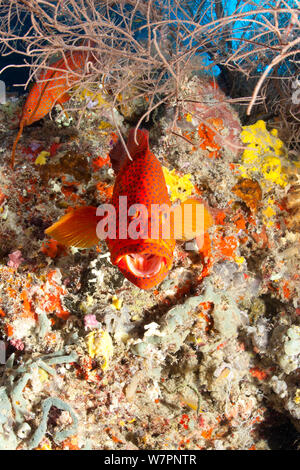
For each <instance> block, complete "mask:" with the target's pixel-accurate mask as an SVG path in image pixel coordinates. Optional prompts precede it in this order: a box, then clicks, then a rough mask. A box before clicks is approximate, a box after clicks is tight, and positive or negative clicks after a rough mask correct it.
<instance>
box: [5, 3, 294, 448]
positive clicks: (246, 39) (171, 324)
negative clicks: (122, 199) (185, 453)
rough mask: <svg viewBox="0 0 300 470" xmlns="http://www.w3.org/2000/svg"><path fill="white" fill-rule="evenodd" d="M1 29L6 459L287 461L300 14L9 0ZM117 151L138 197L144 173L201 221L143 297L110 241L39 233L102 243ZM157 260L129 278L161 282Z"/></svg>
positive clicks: (245, 6)
mask: <svg viewBox="0 0 300 470" xmlns="http://www.w3.org/2000/svg"><path fill="white" fill-rule="evenodd" d="M0 18H1V19H0V38H1V53H2V55H1V66H2V75H1V77H0V78H1V79H2V80H4V81H5V82H6V96H5V94H4V96H2V97H1V102H2V103H3V104H1V107H0V133H1V147H0V335H1V338H0V339H1V342H0V362H1V365H0V375H1V378H0V380H1V384H0V448H1V449H43V450H50V449H54V450H56V449H65V450H67V449H74V450H75V449H76V450H79V449H88V448H91V449H98V450H99V449H107V450H117V449H121V450H138V449H151V450H152V449H156V450H158V449H166V450H171V449H181V450H186V449H190V450H198V449H234V450H240V449H252V450H254V449H290V448H297V446H298V445H299V419H300V384H299V374H298V372H299V367H300V316H299V315H300V304H299V294H300V278H299V268H300V255H299V228H300V202H299V193H300V190H299V187H300V184H299V148H300V146H299V135H300V130H299V118H300V91H299V90H300V82H299V61H300V48H299V44H300V35H299V32H300V20H299V2H298V1H296V0H294V1H290V0H288V1H282V2H280V1H279V2H275V1H265V2H258V1H248V2H238V1H237V2H234V1H232V2H225V1H191V0H186V1H180V2H179V1H175V0H172V1H171V0H170V1H167V0H166V1H163V0H157V1H151V0H150V1H149V0H147V1H142V0H140V1H139V0H138V1H118V2H114V1H100V0H99V1H97V0H82V1H80V2H78V1H77V0H56V1H51V0H48V1H43V0H12V1H0ZM5 61H6V62H5ZM19 66H22V67H19ZM22 70H25V75H22V76H20V74H21V71H22ZM10 71H13V74H11V75H8V72H10ZM26 74H27V75H26ZM20 83H23V85H24V87H23V88H22V87H14V86H13V85H15V84H20ZM18 89H20V90H22V93H21V96H16V95H17V93H16V90H18ZM2 90H3V87H2ZM46 104H47V106H48V107H47V106H46ZM41 118H42V119H41ZM139 128H144V129H145V128H146V129H147V130H148V133H149V148H148V146H145V143H144V144H143V145H141V144H142V143H141V142H140V141H138V140H137V141H135V139H139V135H140V133H139V131H138V129H139ZM18 129H19V132H18ZM133 129H136V132H134V131H133ZM142 132H143V135H146V134H147V133H146V131H145V130H143V131H142ZM133 135H134V138H133V139H132V136H133ZM130 136H131V145H133V147H130V145H128V139H129V137H130ZM14 142H15V145H14ZM134 142H135V145H136V147H134ZM139 144H140V145H141V147H139ZM147 145H148V144H147ZM13 147H14V152H15V167H14V170H12V168H11V162H12V151H13ZM127 147H129V149H130V148H135V151H136V155H135V157H136V156H137V158H139V159H140V161H139V166H138V168H139V169H140V173H139V174H140V175H143V176H141V177H140V180H139V179H138V175H135V178H136V179H135V180H134V182H135V184H134V185H131V188H130V195H131V197H136V198H137V200H138V199H139V197H140V192H138V191H137V188H142V192H143V197H144V199H145V200H146V201H147V203H148V199H149V198H150V190H149V186H153V188H154V189H155V187H156V185H157V177H155V175H154V176H153V174H151V175H149V171H148V170H149V168H148V167H147V166H143V165H144V162H145V161H146V160H147V159H146V158H145V156H149V155H151V159H149V161H151V162H153V161H155V162H156V165H157V168H160V167H161V169H160V170H159V175H160V178H162V179H163V180H164V183H165V186H163V185H161V186H163V189H164V190H165V196H166V200H167V201H170V205H171V204H172V207H174V208H175V211H176V210H178V207H181V206H180V205H181V204H182V203H187V201H189V200H192V201H195V200H196V201H197V202H198V203H199V204H202V205H203V207H204V214H205V217H204V224H203V229H204V230H203V233H201V234H197V236H196V237H195V238H194V239H193V240H184V239H181V240H179V241H177V242H176V246H175V247H174V251H173V252H172V253H169V255H170V256H171V258H172V259H171V261H172V263H171V265H170V266H168V272H167V273H166V274H167V275H166V276H165V278H164V280H163V281H162V282H159V283H157V285H155V286H154V287H153V288H151V289H148V290H144V289H141V288H139V287H137V286H136V285H134V284H133V283H131V282H130V280H128V279H127V278H126V270H125V269H119V266H118V264H112V261H113V260H112V256H111V251H110V249H109V246H108V245H107V244H106V243H105V241H102V240H99V242H98V243H97V244H95V246H91V247H90V248H85V249H80V248H78V247H76V246H71V247H68V246H66V245H64V244H62V243H60V241H59V240H56V239H55V237H54V238H51V237H48V236H47V235H46V234H45V230H47V229H49V227H52V225H53V224H55V223H56V222H57V221H59V220H61V218H62V217H63V220H64V221H67V223H66V224H65V226H64V230H65V232H64V234H63V235H64V236H65V238H64V239H65V240H71V241H72V242H73V245H76V244H77V241H78V238H76V237H75V238H74V233H71V234H70V227H71V224H70V221H71V220H72V215H74V214H79V213H80V214H81V215H82V216H83V219H80V221H79V222H80V223H79V224H77V226H76V224H75V226H74V225H73V229H74V227H75V229H76V230H77V233H76V236H78V237H79V238H80V241H82V240H81V237H82V236H86V237H87V235H88V234H90V232H88V231H89V230H90V222H91V218H93V210H94V209H93V208H96V207H97V206H101V205H102V204H109V203H111V201H112V200H113V195H114V194H116V192H117V191H120V192H121V190H122V187H121V188H120V183H118V182H120V181H122V176H124V171H125V170H124V168H125V166H124V165H125V163H124V162H126V165H127V166H126V168H127V170H128V171H129V173H128V175H129V177H131V174H130V168H131V165H132V163H133V162H132V160H130V157H131V158H133V157H134V155H133V154H132V152H128V148H127ZM139 150H140V151H139ZM121 157H122V158H121ZM118 159H119V160H118ZM122 159H123V160H122ZM156 159H157V160H156ZM117 164H118V165H117ZM112 166H113V168H114V169H116V172H115V171H114V169H113V168H112ZM127 170H126V171H127ZM122 171H123V173H121V172H122ZM118 172H120V173H119V174H118V175H117V174H116V173H118ZM120 174H121V176H119V175H120ZM149 178H150V179H151V178H152V179H151V181H150V180H149ZM149 181H150V185H149ZM159 181H160V182H161V181H162V180H161V179H160V180H159ZM117 184H119V186H117ZM145 188H146V189H147V188H148V190H146V189H145ZM160 189H161V187H160ZM154 192H155V191H154ZM86 207H87V208H88V210H87V211H86V209H85V208H86ZM176 208H177V209H176ZM76 211H79V212H76ZM91 214H92V216H91ZM121 215H122V217H123V216H124V211H123V212H122V214H121ZM138 217H139V214H134V216H133V222H134V223H135V224H136V219H137V218H138ZM130 222H132V220H131V219H130ZM94 238H95V233H92V239H93V240H94ZM96 241H97V240H96ZM121 243H123V242H122V241H121V240H120V247H121V248H122V249H123V248H124V247H123V245H122V246H121ZM135 243H136V242H135ZM143 243H144V245H143ZM145 243H146V242H145V240H139V241H138V243H136V245H135V246H136V247H137V250H138V251H137V252H136V253H133V254H132V256H131V258H129V259H126V256H130V255H128V254H127V252H126V254H125V261H126V262H127V263H128V264H127V266H131V267H132V269H134V272H135V273H138V275H139V273H142V274H143V273H145V272H147V274H146V276H147V275H148V276H149V272H150V273H151V272H154V273H157V270H158V269H160V267H161V266H162V265H163V263H164V261H163V259H162V258H163V257H162V256H158V255H157V254H156V255H155V256H154V257H152V258H151V257H150V258H148V257H145V256H144V255H143V250H144V248H145ZM71 245H72V243H71ZM92 245H93V244H92ZM174 245H175V243H174ZM86 246H87V245H86ZM147 246H149V245H147ZM172 246H173V245H172ZM162 247H163V240H159V243H158V250H160V251H159V253H164V251H163V248H162ZM117 248H119V247H118V246H117ZM152 248H153V246H152ZM120 251H121V250H120ZM133 255H134V256H133ZM121 261H122V262H125V261H124V260H121Z"/></svg>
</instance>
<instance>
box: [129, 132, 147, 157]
mask: <svg viewBox="0 0 300 470" xmlns="http://www.w3.org/2000/svg"><path fill="white" fill-rule="evenodd" d="M127 148H128V151H129V153H130V156H131V158H132V159H133V160H134V159H135V157H137V156H138V155H140V154H141V153H145V152H147V151H148V150H149V132H148V131H146V129H137V131H136V130H135V129H130V131H129V134H128V139H127Z"/></svg>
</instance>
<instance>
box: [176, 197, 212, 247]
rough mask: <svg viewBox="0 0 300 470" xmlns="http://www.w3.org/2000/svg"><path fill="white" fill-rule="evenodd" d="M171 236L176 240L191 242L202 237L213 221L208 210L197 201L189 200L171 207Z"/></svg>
mask: <svg viewBox="0 0 300 470" xmlns="http://www.w3.org/2000/svg"><path fill="white" fill-rule="evenodd" d="M172 212H173V217H174V218H173V227H174V228H173V230H174V233H173V236H174V238H175V239H176V240H192V239H193V238H196V237H199V236H201V235H204V233H205V232H206V231H207V230H208V228H209V227H210V226H211V225H213V223H214V220H213V217H212V215H211V214H210V212H209V210H208V209H207V208H206V207H205V205H204V204H203V203H202V202H201V201H199V200H198V199H194V198H190V199H187V200H186V201H184V202H182V203H181V204H180V205H178V206H175V207H172Z"/></svg>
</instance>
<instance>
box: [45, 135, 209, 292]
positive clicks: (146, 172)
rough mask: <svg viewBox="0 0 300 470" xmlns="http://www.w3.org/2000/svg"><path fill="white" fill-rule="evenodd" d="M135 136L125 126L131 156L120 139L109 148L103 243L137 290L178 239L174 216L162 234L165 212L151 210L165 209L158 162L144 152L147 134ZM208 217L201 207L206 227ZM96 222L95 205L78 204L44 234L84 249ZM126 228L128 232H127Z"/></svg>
mask: <svg viewBox="0 0 300 470" xmlns="http://www.w3.org/2000/svg"><path fill="white" fill-rule="evenodd" d="M136 138H137V143H136V142H135V139H134V130H131V131H130V133H129V137H128V140H127V148H128V151H129V154H130V156H131V159H129V158H128V156H127V154H126V152H125V149H124V147H123V146H122V144H121V143H120V141H119V142H118V143H117V144H116V145H115V147H114V148H113V149H112V150H111V152H110V158H111V162H112V166H113V168H114V170H115V171H117V172H118V173H117V177H116V181H115V185H114V191H113V196H112V201H111V205H112V207H113V208H114V215H115V217H114V218H115V234H116V236H110V235H109V237H107V238H106V242H107V245H108V248H109V251H110V254H111V261H112V263H113V264H114V265H116V266H118V268H119V270H120V271H121V272H122V273H123V274H124V276H125V277H126V278H127V279H129V280H130V281H131V282H132V283H133V284H135V285H136V286H138V287H140V288H141V289H150V288H152V287H154V286H156V285H157V284H159V283H160V282H161V281H162V280H163V279H164V278H165V277H166V276H167V274H168V272H169V270H170V269H171V267H172V262H173V257H174V248H175V238H181V239H182V237H176V236H175V232H176V230H175V228H174V227H175V224H174V220H175V215H174V217H172V215H171V216H170V218H169V219H168V222H170V227H169V229H170V231H166V232H165V231H164V227H165V225H166V224H165V220H166V219H165V213H164V212H160V211H157V212H156V211H152V209H153V207H158V206H160V207H162V205H165V208H166V209H169V208H170V207H171V202H170V198H169V195H168V190H167V186H166V182H165V178H164V175H163V171H162V167H161V164H160V163H159V161H158V160H157V158H156V157H155V156H154V155H153V153H151V151H150V150H149V143H148V132H147V131H145V130H138V131H137V135H136ZM121 199H123V202H125V207H124V206H122V204H121V203H120V200H121ZM125 200H126V201H125ZM190 201H191V202H192V204H194V203H196V204H199V201H195V200H190ZM187 202H188V201H187ZM184 204H185V203H184ZM137 205H138V206H137ZM156 205H157V206H156ZM100 207H101V206H100ZM177 207H178V208H179V207H180V206H177ZM176 209H177V208H176ZM176 212H177V211H174V214H175V213H176ZM208 216H209V213H208V212H207V211H206V214H205V217H206V219H205V228H206V229H207V228H208V226H209V225H211V224H212V220H211V217H210V216H209V217H208ZM101 221H103V216H101V215H97V208H95V207H91V206H88V207H80V208H77V209H74V210H73V211H71V212H68V213H67V214H66V215H65V216H63V217H62V218H61V219H59V220H58V222H56V223H55V224H53V225H52V226H51V227H49V228H48V229H47V230H46V231H45V233H46V234H47V235H49V236H51V237H52V238H54V239H56V240H57V241H59V242H61V243H63V244H65V245H68V246H77V247H81V248H87V247H90V246H93V245H95V244H96V243H97V242H98V241H99V239H98V237H97V234H96V231H97V230H98V227H97V226H98V223H99V222H101ZM181 222H182V220H181V219H180V223H181ZM132 227H134V229H135V230H134V234H135V235H134V236H131V235H132V232H130V230H131V228H132ZM178 227H180V225H177V228H178ZM152 229H153V230H152ZM201 230H202V231H203V225H202V228H201ZM101 233H102V232H101ZM178 233H179V232H178ZM191 238H192V237H191Z"/></svg>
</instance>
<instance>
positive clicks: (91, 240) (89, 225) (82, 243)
mask: <svg viewBox="0 0 300 470" xmlns="http://www.w3.org/2000/svg"><path fill="white" fill-rule="evenodd" d="M96 211H97V208H96V207H92V206H85V207H78V208H77V209H73V210H71V211H70V212H67V214H65V215H64V216H63V217H61V218H60V219H59V220H58V221H57V222H55V224H53V225H51V227H48V228H47V229H46V230H45V233H46V234H47V235H49V236H50V237H51V238H54V240H56V241H58V242H60V243H62V244H63V245H66V246H75V247H77V248H90V247H92V246H94V245H96V244H97V243H98V242H99V238H98V237H97V233H96V228H97V224H98V222H99V220H100V219H101V217H99V216H97V215H96Z"/></svg>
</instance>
